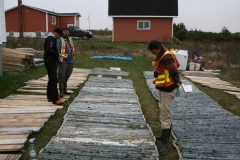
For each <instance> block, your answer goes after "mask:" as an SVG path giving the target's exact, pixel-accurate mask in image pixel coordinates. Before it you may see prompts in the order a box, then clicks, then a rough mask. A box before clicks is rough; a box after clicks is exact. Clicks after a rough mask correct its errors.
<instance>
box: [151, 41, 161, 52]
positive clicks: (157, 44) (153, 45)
mask: <svg viewBox="0 0 240 160" xmlns="http://www.w3.org/2000/svg"><path fill="white" fill-rule="evenodd" d="M159 46H161V42H159V41H158V40H156V39H153V40H151V41H150V42H149V43H148V49H149V50H153V49H158V47H159Z"/></svg>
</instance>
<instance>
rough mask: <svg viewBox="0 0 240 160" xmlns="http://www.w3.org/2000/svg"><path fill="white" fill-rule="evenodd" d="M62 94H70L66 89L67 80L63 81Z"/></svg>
mask: <svg viewBox="0 0 240 160" xmlns="http://www.w3.org/2000/svg"><path fill="white" fill-rule="evenodd" d="M63 90H64V94H71V93H70V92H68V91H67V82H65V83H64V88H63Z"/></svg>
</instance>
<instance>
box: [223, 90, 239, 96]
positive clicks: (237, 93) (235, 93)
mask: <svg viewBox="0 0 240 160" xmlns="http://www.w3.org/2000/svg"><path fill="white" fill-rule="evenodd" d="M224 92H227V93H229V94H233V95H236V96H240V92H230V91H224Z"/></svg>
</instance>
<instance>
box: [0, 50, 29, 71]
mask: <svg viewBox="0 0 240 160" xmlns="http://www.w3.org/2000/svg"><path fill="white" fill-rule="evenodd" d="M1 50H2V66H3V69H11V70H19V71H23V70H25V69H29V68H31V67H33V66H34V54H32V53H27V52H22V51H18V50H15V49H9V48H2V49H1Z"/></svg>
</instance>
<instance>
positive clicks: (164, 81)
mask: <svg viewBox="0 0 240 160" xmlns="http://www.w3.org/2000/svg"><path fill="white" fill-rule="evenodd" d="M168 54H170V55H172V56H173V58H174V60H175V63H176V66H177V68H178V67H179V66H180V64H179V62H178V60H177V58H176V56H175V55H174V53H172V51H168V50H167V51H166V52H165V53H164V54H163V56H162V57H161V58H160V59H158V60H156V63H155V71H156V70H157V71H158V77H157V78H155V79H154V82H155V85H156V87H168V86H170V85H172V84H174V83H175V82H174V81H173V79H172V77H171V76H170V74H169V71H168V70H167V69H166V68H164V67H161V66H160V63H161V60H162V59H163V58H164V57H165V56H166V55H168Z"/></svg>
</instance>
